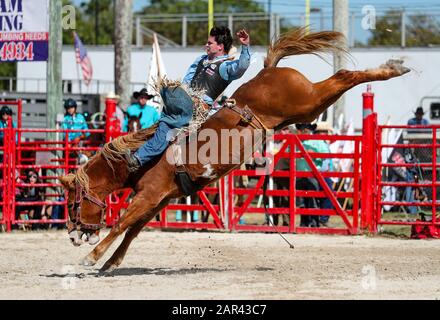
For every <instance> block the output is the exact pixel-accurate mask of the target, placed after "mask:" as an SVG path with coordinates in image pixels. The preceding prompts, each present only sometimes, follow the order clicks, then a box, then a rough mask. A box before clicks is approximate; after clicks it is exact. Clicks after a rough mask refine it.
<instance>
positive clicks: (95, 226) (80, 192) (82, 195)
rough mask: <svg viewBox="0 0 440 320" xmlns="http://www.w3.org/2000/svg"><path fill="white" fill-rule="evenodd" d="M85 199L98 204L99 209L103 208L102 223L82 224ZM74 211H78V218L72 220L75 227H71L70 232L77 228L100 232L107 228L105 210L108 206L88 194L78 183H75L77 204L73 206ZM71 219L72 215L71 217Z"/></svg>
mask: <svg viewBox="0 0 440 320" xmlns="http://www.w3.org/2000/svg"><path fill="white" fill-rule="evenodd" d="M83 199H87V200H89V201H90V202H92V203H93V204H96V205H97V206H98V207H100V208H101V222H100V223H82V222H81V202H82V201H83ZM72 207H73V208H72V209H73V210H76V217H75V219H71V223H72V224H73V225H71V226H69V230H68V231H69V232H71V231H72V230H73V229H75V228H76V230H78V231H80V230H94V231H96V230H99V229H101V228H103V227H105V223H104V212H105V209H106V208H107V205H106V204H105V203H104V202H102V201H101V200H99V199H98V198H96V197H94V196H92V195H90V194H89V193H87V192H86V191H85V190H84V188H83V186H82V185H81V184H80V183H79V182H78V181H76V183H75V202H74V203H73V205H72ZM69 217H70V215H69Z"/></svg>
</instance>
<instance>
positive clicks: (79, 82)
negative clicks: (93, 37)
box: [73, 31, 82, 94]
mask: <svg viewBox="0 0 440 320" xmlns="http://www.w3.org/2000/svg"><path fill="white" fill-rule="evenodd" d="M75 34H76V33H75V31H74V32H73V42H74V43H75ZM73 49H74V51H75V62H76V75H77V77H78V87H79V94H82V88H81V87H82V86H81V77H80V75H79V66H78V59H77V58H76V47H75V45H73Z"/></svg>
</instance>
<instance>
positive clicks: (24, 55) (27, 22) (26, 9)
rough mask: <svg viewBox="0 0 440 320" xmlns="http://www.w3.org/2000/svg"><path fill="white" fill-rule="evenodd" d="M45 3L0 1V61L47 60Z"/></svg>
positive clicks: (37, 0) (46, 11)
mask: <svg viewBox="0 0 440 320" xmlns="http://www.w3.org/2000/svg"><path fill="white" fill-rule="evenodd" d="M48 20H49V17H48V1H47V0H0V62H15V61H18V62H21V61H47V58H48V55H49V45H48V42H49V32H48V31H49V21H48Z"/></svg>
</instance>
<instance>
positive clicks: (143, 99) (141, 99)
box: [139, 97, 147, 106]
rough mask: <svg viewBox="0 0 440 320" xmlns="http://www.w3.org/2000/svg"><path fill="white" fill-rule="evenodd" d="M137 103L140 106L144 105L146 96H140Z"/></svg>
mask: <svg viewBox="0 0 440 320" xmlns="http://www.w3.org/2000/svg"><path fill="white" fill-rule="evenodd" d="M139 104H140V105H141V106H145V105H146V104H147V98H146V97H140V98H139Z"/></svg>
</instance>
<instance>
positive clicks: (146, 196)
mask: <svg viewBox="0 0 440 320" xmlns="http://www.w3.org/2000/svg"><path fill="white" fill-rule="evenodd" d="M342 37H343V36H342V34H340V33H338V32H331V31H323V32H317V33H309V34H307V33H306V32H305V30H304V29H299V30H293V31H290V32H288V33H287V34H285V35H283V36H281V37H280V38H279V39H278V40H277V41H276V42H275V43H273V44H272V45H271V46H270V47H269V49H268V53H267V57H266V58H265V61H264V69H263V70H261V71H260V72H259V74H258V75H257V76H256V77H255V78H253V79H252V80H250V81H249V82H247V83H245V84H243V85H242V86H241V87H239V88H238V89H237V91H236V92H235V93H234V94H233V96H232V97H231V99H234V100H235V104H236V106H237V109H235V111H234V110H233V109H231V108H227V107H224V108H222V109H220V110H219V111H218V112H217V113H215V114H214V115H213V116H211V117H210V118H209V119H208V120H207V121H206V122H205V123H203V124H202V126H201V128H200V129H201V130H200V131H202V130H203V129H210V130H211V131H214V132H217V133H219V134H220V132H221V131H222V130H228V129H230V130H231V129H237V130H239V131H240V132H241V131H242V130H245V129H250V125H249V124H251V125H252V127H254V128H255V129H257V128H258V129H263V128H264V130H267V129H274V128H280V127H283V126H286V125H289V124H294V123H305V122H312V121H313V120H315V119H316V118H317V117H318V116H319V115H320V114H321V113H322V112H323V111H324V110H326V109H327V108H328V107H329V106H331V105H332V104H333V103H334V102H335V101H336V100H338V98H339V97H340V96H341V95H342V94H343V93H344V92H346V91H347V90H349V89H350V88H352V87H354V86H356V85H358V84H361V83H365V82H370V81H378V80H388V79H390V78H393V77H398V76H401V75H403V74H405V73H407V72H409V69H408V68H406V67H404V66H403V65H402V63H403V61H400V60H390V61H388V62H387V63H386V64H384V65H382V66H380V67H378V68H375V69H371V70H365V71H348V70H340V71H338V72H337V73H336V74H334V75H333V76H331V77H330V78H328V79H326V80H324V81H321V82H317V83H312V82H310V81H309V80H307V79H306V78H305V77H304V76H303V75H302V74H301V73H299V72H298V71H296V70H294V69H291V68H280V67H277V64H278V62H279V61H280V60H281V59H282V58H284V57H287V56H291V55H301V54H320V53H324V52H329V51H334V50H342V51H344V50H343V49H342V48H343V46H342V45H341V42H340V41H341V39H342ZM249 109H250V113H251V115H252V117H251V118H252V119H253V120H252V122H251V123H249V122H248V123H246V122H245V121H243V117H242V115H240V112H237V110H238V111H240V110H249ZM154 130H155V127H153V128H149V129H145V130H140V131H139V132H136V133H132V134H129V135H126V136H122V137H119V138H118V139H115V140H113V141H112V142H110V143H108V144H106V145H105V146H104V147H103V149H102V150H101V151H100V152H99V153H98V154H97V155H96V156H94V157H93V158H92V159H91V160H90V161H89V162H88V163H87V164H86V165H84V166H83V167H80V169H79V170H78V172H77V173H76V174H75V175H73V174H71V175H67V176H64V177H60V181H61V182H62V184H63V185H64V187H65V188H66V189H67V190H68V191H69V198H68V207H69V220H70V221H69V228H68V232H69V237H70V238H71V240H72V242H73V244H74V245H80V244H81V243H82V239H81V238H83V237H85V240H86V241H87V240H89V242H90V243H92V244H94V243H96V242H97V241H98V240H99V238H98V236H97V235H98V232H99V229H100V227H102V222H103V212H104V209H105V204H104V199H105V198H106V196H107V195H109V194H110V193H111V192H113V191H115V190H118V189H121V188H127V187H130V188H133V189H134V191H135V192H136V195H135V196H134V198H133V201H132V203H131V204H130V206H129V207H128V209H127V212H126V213H125V214H124V215H123V216H122V217H121V218H120V220H119V223H118V224H117V225H115V226H114V227H113V228H112V229H111V231H110V232H109V234H108V235H107V236H106V237H105V238H104V239H103V240H102V241H101V242H100V243H99V244H98V245H97V246H96V247H95V248H94V249H93V250H92V251H91V252H90V253H89V254H88V255H87V256H86V257H85V258H84V259H83V260H82V264H84V265H88V266H90V265H94V264H96V263H97V261H98V260H99V259H100V258H101V257H102V256H103V255H104V253H105V252H106V251H107V250H108V248H109V247H110V245H111V244H112V243H113V242H114V240H115V239H116V238H117V237H118V236H120V235H121V234H123V233H124V232H125V236H124V239H123V241H122V242H121V244H120V245H119V247H118V248H117V249H116V250H115V252H114V253H113V255H112V256H111V257H110V258H109V260H108V261H106V262H105V264H104V265H103V266H102V268H101V271H111V270H114V269H115V268H117V267H118V266H119V265H120V264H121V262H122V260H123V258H124V256H125V254H126V252H127V249H128V247H129V245H130V243H131V241H132V240H133V239H134V238H135V237H136V236H137V234H138V233H139V232H140V231H141V230H142V228H143V227H144V226H145V224H146V223H147V222H149V221H150V220H151V219H153V217H154V216H155V215H156V214H157V213H158V212H159V211H160V210H161V209H162V208H164V207H165V206H166V205H167V204H168V203H169V201H170V200H171V199H173V198H178V197H181V196H184V192H183V190H182V189H181V187H180V184H179V183H178V181H177V179H176V165H175V164H173V163H170V161H169V160H168V159H167V152H165V153H163V154H162V155H161V156H158V157H157V159H155V160H153V161H151V162H150V163H148V164H147V165H146V166H144V167H142V168H141V169H140V170H139V171H138V172H136V173H129V172H128V170H127V164H126V162H125V158H124V156H123V154H124V149H127V148H128V149H130V150H135V149H137V148H138V147H139V146H140V145H141V144H143V143H144V141H145V139H148V137H150V136H151V135H152V133H153V132H154ZM252 130H253V129H252ZM200 131H199V132H200ZM198 146H199V145H198ZM170 149H172V148H171V147H169V148H168V150H170ZM225 149H226V150H225ZM218 150H219V151H220V152H222V151H223V152H225V151H226V152H229V154H231V153H232V151H234V152H238V153H239V154H241V155H243V148H242V147H240V148H239V150H232V149H231V146H230V144H229V146H223V145H222V144H220V145H218ZM244 160H245V159H242V158H240V161H241V162H243V161H244ZM239 166H240V163H233V164H217V163H209V164H208V166H207V164H204V165H203V164H202V163H200V162H198V163H195V164H188V165H186V169H187V171H188V173H189V174H190V176H191V178H192V180H193V181H195V183H196V184H198V185H199V187H200V188H201V187H203V186H206V185H208V184H210V183H213V182H214V181H216V180H218V179H220V178H221V177H222V176H224V175H226V174H228V173H229V172H231V171H232V170H234V169H236V168H237V167H239ZM207 169H209V170H207ZM207 171H209V174H206V173H207Z"/></svg>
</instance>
